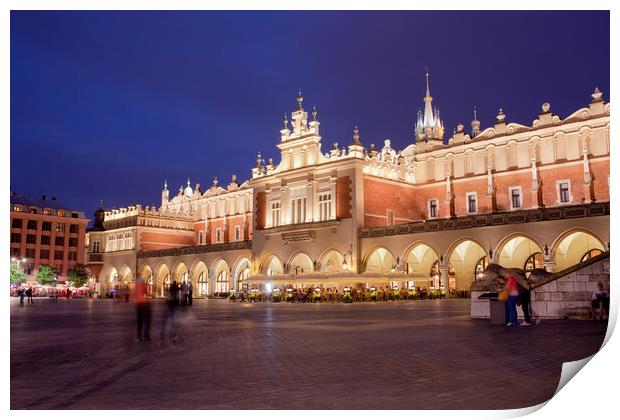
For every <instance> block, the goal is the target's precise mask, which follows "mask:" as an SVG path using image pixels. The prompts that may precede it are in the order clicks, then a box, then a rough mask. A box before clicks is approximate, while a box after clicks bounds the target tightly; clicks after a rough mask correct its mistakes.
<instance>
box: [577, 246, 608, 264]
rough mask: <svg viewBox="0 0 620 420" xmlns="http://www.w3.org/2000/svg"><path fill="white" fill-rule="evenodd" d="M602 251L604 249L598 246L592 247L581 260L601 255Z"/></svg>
mask: <svg viewBox="0 0 620 420" xmlns="http://www.w3.org/2000/svg"><path fill="white" fill-rule="evenodd" d="M602 253H603V251H602V250H600V249H598V248H594V249H591V250H589V251H588V252H586V253H585V254H583V257H581V262H584V261H588V260H589V259H590V258H592V257H596V256H597V255H601V254H602Z"/></svg>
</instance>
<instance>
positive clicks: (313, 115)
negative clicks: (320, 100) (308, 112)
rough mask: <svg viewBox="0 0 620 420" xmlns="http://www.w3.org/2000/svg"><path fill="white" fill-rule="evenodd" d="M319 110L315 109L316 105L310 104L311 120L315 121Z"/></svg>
mask: <svg viewBox="0 0 620 420" xmlns="http://www.w3.org/2000/svg"><path fill="white" fill-rule="evenodd" d="M318 112H319V110H318V109H317V107H316V105H312V120H313V121H316V115H317V114H318Z"/></svg>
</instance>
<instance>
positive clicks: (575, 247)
mask: <svg viewBox="0 0 620 420" xmlns="http://www.w3.org/2000/svg"><path fill="white" fill-rule="evenodd" d="M606 249H607V247H606V246H605V244H603V242H602V241H601V240H600V239H598V238H597V237H596V236H594V235H593V234H592V233H590V232H587V231H584V230H576V231H573V232H570V233H568V234H564V235H562V236H560V238H559V239H558V240H557V241H556V245H555V246H554V247H553V250H554V256H555V271H562V270H564V269H566V268H568V267H571V266H573V265H575V264H579V263H580V262H581V261H584V258H586V259H587V258H589V257H591V256H592V254H596V253H597V251H604V250H606ZM591 251H593V252H591Z"/></svg>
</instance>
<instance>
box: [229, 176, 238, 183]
mask: <svg viewBox="0 0 620 420" xmlns="http://www.w3.org/2000/svg"><path fill="white" fill-rule="evenodd" d="M230 182H232V183H233V184H236V183H237V175H234V174H233V176H232V180H231V181H230Z"/></svg>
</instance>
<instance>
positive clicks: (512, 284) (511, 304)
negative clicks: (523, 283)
mask: <svg viewBox="0 0 620 420" xmlns="http://www.w3.org/2000/svg"><path fill="white" fill-rule="evenodd" d="M504 289H506V291H508V302H507V305H508V323H507V324H506V326H507V327H513V326H516V325H517V299H519V286H518V283H517V279H516V277H515V276H514V274H509V275H508V276H507V277H506V284H505V285H504Z"/></svg>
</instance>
